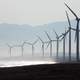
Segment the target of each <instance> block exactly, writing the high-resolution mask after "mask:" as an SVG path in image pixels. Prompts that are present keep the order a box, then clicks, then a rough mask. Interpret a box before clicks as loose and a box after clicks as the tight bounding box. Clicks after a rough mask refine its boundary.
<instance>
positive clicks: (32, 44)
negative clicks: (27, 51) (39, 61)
mask: <svg viewBox="0 0 80 80" xmlns="http://www.w3.org/2000/svg"><path fill="white" fill-rule="evenodd" d="M37 42H38V39H37V40H36V41H34V42H33V43H30V42H25V43H27V44H28V45H31V46H32V56H34V45H35V44H36V43H37Z"/></svg>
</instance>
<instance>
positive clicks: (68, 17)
mask: <svg viewBox="0 0 80 80" xmlns="http://www.w3.org/2000/svg"><path fill="white" fill-rule="evenodd" d="M66 16H67V20H68V24H69V27H70V28H71V23H70V19H69V15H68V13H67V11H66Z"/></svg>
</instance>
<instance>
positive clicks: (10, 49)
mask: <svg viewBox="0 0 80 80" xmlns="http://www.w3.org/2000/svg"><path fill="white" fill-rule="evenodd" d="M6 45H7V46H8V47H9V51H10V56H12V55H11V52H12V48H13V46H11V45H9V44H6Z"/></svg>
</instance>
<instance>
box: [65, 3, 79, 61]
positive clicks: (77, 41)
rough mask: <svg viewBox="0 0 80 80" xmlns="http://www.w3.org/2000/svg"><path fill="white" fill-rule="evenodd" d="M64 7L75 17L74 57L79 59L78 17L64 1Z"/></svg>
mask: <svg viewBox="0 0 80 80" xmlns="http://www.w3.org/2000/svg"><path fill="white" fill-rule="evenodd" d="M65 5H66V7H67V8H68V9H69V10H70V11H71V13H72V14H73V15H74V16H75V17H76V21H77V25H76V33H75V35H76V54H77V55H76V59H77V61H79V21H80V18H79V17H78V16H77V15H76V13H74V11H73V10H72V9H71V8H70V7H69V6H68V5H67V4H66V3H65Z"/></svg>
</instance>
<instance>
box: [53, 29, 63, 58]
mask: <svg viewBox="0 0 80 80" xmlns="http://www.w3.org/2000/svg"><path fill="white" fill-rule="evenodd" d="M53 31H54V33H55V35H56V42H57V45H56V47H57V48H56V57H57V58H58V54H59V41H60V40H59V39H60V38H61V37H62V36H63V35H60V36H59V35H58V34H57V33H56V31H55V30H54V29H53Z"/></svg>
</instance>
